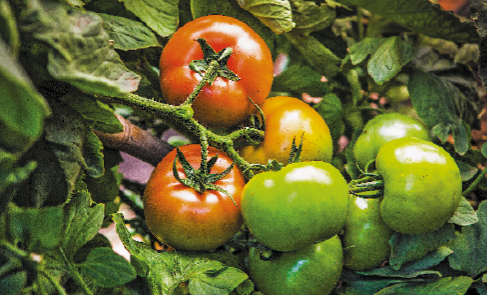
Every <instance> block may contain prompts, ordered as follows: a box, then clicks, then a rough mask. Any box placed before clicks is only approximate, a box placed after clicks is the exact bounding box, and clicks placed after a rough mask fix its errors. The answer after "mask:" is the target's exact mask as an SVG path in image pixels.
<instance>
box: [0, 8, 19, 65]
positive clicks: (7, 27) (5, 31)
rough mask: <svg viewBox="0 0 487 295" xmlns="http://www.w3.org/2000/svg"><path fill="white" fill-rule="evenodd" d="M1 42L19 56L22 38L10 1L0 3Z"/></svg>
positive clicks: (14, 54)
mask: <svg viewBox="0 0 487 295" xmlns="http://www.w3.org/2000/svg"><path fill="white" fill-rule="evenodd" d="M0 40H1V41H0V42H4V41H5V43H6V45H8V47H10V50H11V52H12V54H13V56H17V54H18V50H19V47H20V36H19V32H18V29H17V20H16V19H15V14H14V10H13V9H12V7H11V6H10V4H9V2H8V1H1V2H0Z"/></svg>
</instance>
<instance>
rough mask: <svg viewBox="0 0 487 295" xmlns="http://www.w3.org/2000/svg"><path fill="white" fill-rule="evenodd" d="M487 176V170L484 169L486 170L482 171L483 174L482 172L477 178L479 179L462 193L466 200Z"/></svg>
mask: <svg viewBox="0 0 487 295" xmlns="http://www.w3.org/2000/svg"><path fill="white" fill-rule="evenodd" d="M485 174H487V169H486V168H484V170H482V172H480V174H479V175H478V176H477V178H476V179H475V180H474V182H472V183H471V184H470V185H469V187H468V188H467V189H466V190H464V191H463V193H462V196H464V197H465V198H466V197H468V195H469V194H470V193H471V192H472V191H473V190H474V189H475V188H477V186H478V185H479V184H480V182H481V181H482V179H484V177H485Z"/></svg>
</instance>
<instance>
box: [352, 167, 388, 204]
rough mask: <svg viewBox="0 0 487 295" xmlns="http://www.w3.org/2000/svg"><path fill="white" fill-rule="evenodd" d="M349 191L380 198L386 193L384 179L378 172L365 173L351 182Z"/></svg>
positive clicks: (370, 197)
mask: <svg viewBox="0 0 487 295" xmlns="http://www.w3.org/2000/svg"><path fill="white" fill-rule="evenodd" d="M349 193H350V194H352V195H355V196H359V197H362V198H366V199H375V198H380V197H382V196H383V195H384V180H383V179H382V176H381V175H379V174H376V173H364V174H362V175H361V176H360V177H359V178H358V179H355V180H352V181H350V183H349Z"/></svg>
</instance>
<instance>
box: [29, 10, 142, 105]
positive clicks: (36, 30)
mask: <svg viewBox="0 0 487 295" xmlns="http://www.w3.org/2000/svg"><path fill="white" fill-rule="evenodd" d="M29 3H30V4H29V5H28V7H30V9H29V10H27V11H26V12H25V15H24V17H23V18H22V20H21V26H20V28H21V31H22V32H23V33H24V34H27V35H28V36H29V37H30V38H32V37H33V38H35V39H36V40H38V41H41V42H46V43H47V44H48V45H49V47H50V48H49V55H48V57H49V58H48V66H47V69H48V71H49V73H50V74H51V75H52V76H53V77H54V78H56V79H58V80H61V81H65V82H68V83H70V84H72V85H74V86H76V87H78V88H79V89H81V90H82V91H84V92H87V93H91V94H101V95H107V96H123V95H126V94H127V93H129V92H133V91H135V90H137V88H138V86H139V82H140V79H141V78H140V76H139V75H137V74H135V73H133V72H131V71H129V70H128V69H127V68H126V67H125V65H124V64H123V63H122V61H121V60H120V57H119V56H118V54H117V53H116V52H115V50H114V49H113V46H111V45H110V42H109V36H108V34H107V32H105V30H104V29H103V21H102V19H101V17H99V16H98V15H96V14H94V13H89V12H82V11H81V10H76V9H73V8H70V7H68V6H65V5H62V4H60V3H55V2H48V3H46V2H39V1H38V0H30V1H29Z"/></svg>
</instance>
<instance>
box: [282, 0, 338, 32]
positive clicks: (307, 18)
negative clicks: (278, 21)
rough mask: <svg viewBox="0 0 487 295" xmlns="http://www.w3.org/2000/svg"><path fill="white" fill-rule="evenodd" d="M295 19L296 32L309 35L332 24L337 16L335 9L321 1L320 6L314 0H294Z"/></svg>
mask: <svg viewBox="0 0 487 295" xmlns="http://www.w3.org/2000/svg"><path fill="white" fill-rule="evenodd" d="M291 6H292V9H293V15H292V16H293V21H294V22H295V23H296V27H295V28H294V29H293V32H294V33H297V34H304V35H309V34H311V33H312V32H316V31H320V30H323V29H326V28H328V27H329V26H331V24H332V23H333V21H334V20H335V17H336V11H335V9H332V8H331V7H330V6H328V5H326V4H324V3H321V4H320V5H319V6H318V5H316V3H315V2H314V1H302V0H292V1H291Z"/></svg>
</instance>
